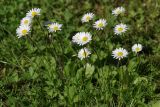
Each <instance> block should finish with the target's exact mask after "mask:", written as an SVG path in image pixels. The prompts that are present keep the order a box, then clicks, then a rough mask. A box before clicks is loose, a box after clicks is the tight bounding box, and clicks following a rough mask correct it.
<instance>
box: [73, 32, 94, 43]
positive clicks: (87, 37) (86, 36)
mask: <svg viewBox="0 0 160 107" xmlns="http://www.w3.org/2000/svg"><path fill="white" fill-rule="evenodd" d="M91 40H92V35H91V34H90V33H89V32H79V33H77V34H76V35H75V36H73V37H72V41H73V42H74V43H77V44H79V45H85V44H87V43H88V42H90V41H91Z"/></svg>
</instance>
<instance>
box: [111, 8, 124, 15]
mask: <svg viewBox="0 0 160 107" xmlns="http://www.w3.org/2000/svg"><path fill="white" fill-rule="evenodd" d="M124 12H125V8H123V7H117V8H115V9H114V10H113V11H112V14H113V15H115V16H118V15H120V14H123V13H124Z"/></svg>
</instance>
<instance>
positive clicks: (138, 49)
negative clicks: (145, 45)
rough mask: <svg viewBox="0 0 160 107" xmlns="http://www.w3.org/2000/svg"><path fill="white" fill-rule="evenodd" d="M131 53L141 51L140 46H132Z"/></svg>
mask: <svg viewBox="0 0 160 107" xmlns="http://www.w3.org/2000/svg"><path fill="white" fill-rule="evenodd" d="M132 51H133V52H135V53H137V52H140V51H142V45H141V44H134V45H133V46H132Z"/></svg>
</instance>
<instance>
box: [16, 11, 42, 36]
mask: <svg viewBox="0 0 160 107" xmlns="http://www.w3.org/2000/svg"><path fill="white" fill-rule="evenodd" d="M40 11H41V9H39V8H33V9H32V10H30V11H28V12H27V14H26V16H25V17H24V18H22V20H21V23H20V26H19V27H18V28H17V30H16V33H17V36H18V38H20V37H22V36H26V35H28V34H29V33H30V30H31V23H32V19H33V18H34V17H36V16H39V15H40Z"/></svg>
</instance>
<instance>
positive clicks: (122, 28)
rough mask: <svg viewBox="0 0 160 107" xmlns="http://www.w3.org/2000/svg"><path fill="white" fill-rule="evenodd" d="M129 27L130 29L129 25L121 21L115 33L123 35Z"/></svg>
mask: <svg viewBox="0 0 160 107" xmlns="http://www.w3.org/2000/svg"><path fill="white" fill-rule="evenodd" d="M127 29H128V27H127V25H126V24H122V23H121V24H118V25H116V26H115V28H114V33H115V34H116V35H121V34H122V33H124V32H126V31H127Z"/></svg>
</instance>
